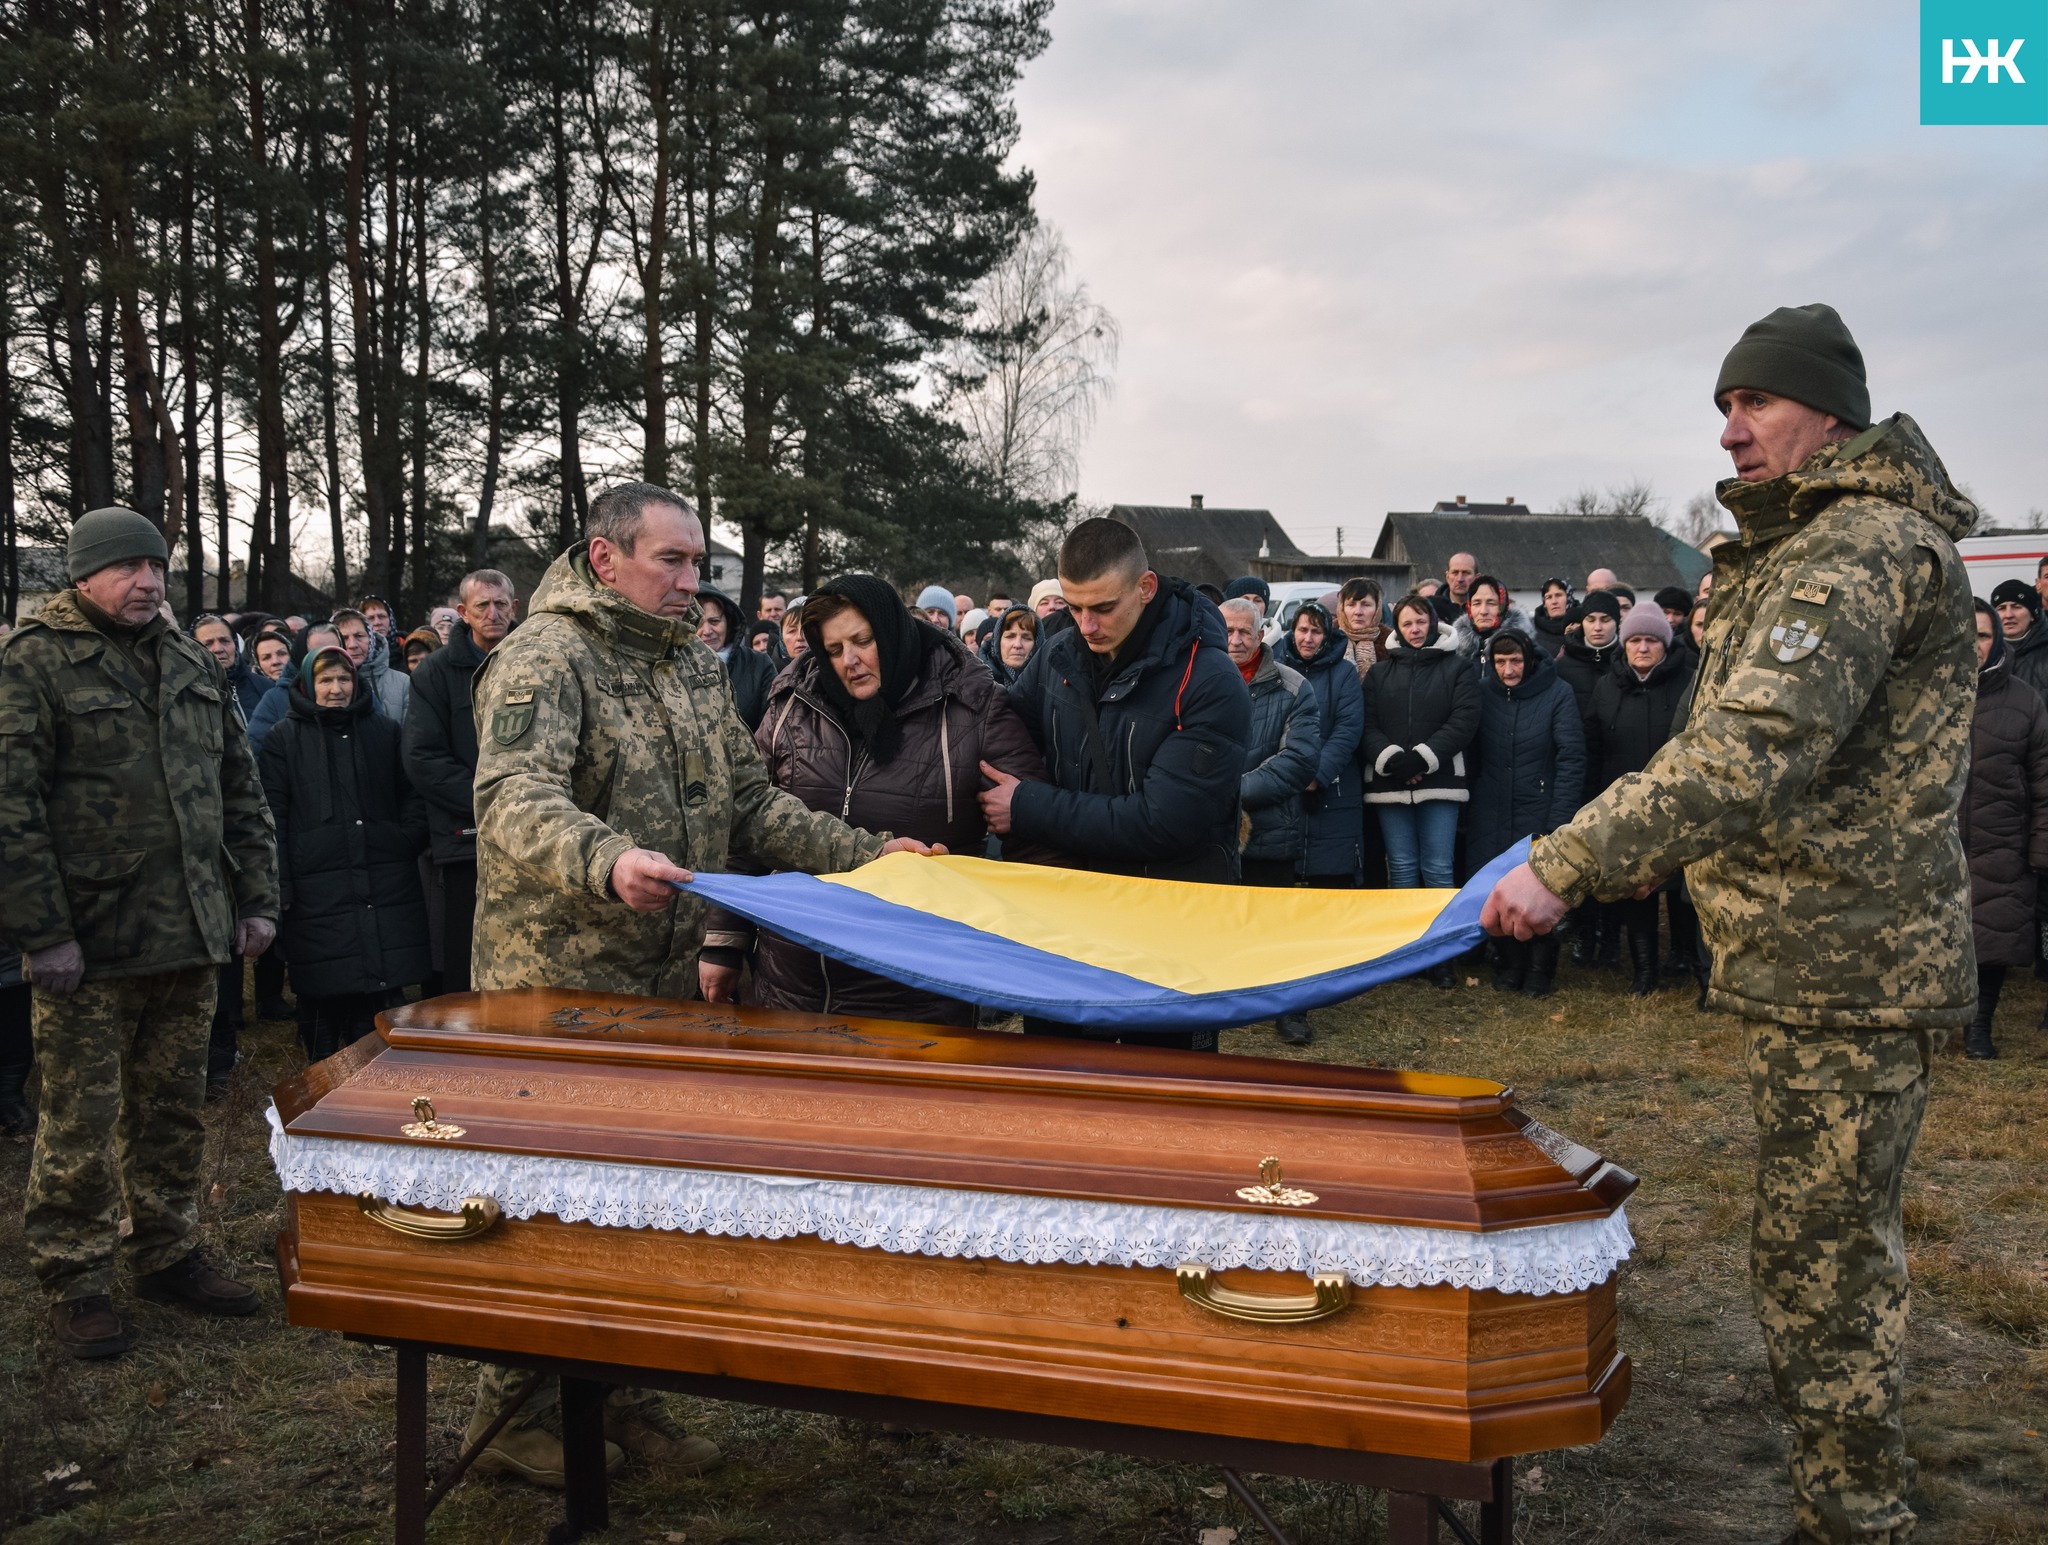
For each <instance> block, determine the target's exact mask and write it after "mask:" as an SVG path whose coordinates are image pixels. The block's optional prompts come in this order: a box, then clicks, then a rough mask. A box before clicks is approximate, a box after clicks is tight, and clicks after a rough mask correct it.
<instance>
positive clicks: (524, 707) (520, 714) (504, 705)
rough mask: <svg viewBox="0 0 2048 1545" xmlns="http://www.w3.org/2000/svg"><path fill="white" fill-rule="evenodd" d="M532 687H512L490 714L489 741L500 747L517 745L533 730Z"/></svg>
mask: <svg viewBox="0 0 2048 1545" xmlns="http://www.w3.org/2000/svg"><path fill="white" fill-rule="evenodd" d="M533 696H534V689H533V688H532V687H514V688H512V690H511V691H509V692H507V693H506V694H505V697H504V700H503V701H502V702H501V703H500V704H499V705H498V707H497V708H496V709H494V710H493V711H492V713H491V739H493V740H495V741H496V742H497V743H498V744H499V745H501V746H511V745H517V744H518V743H519V740H520V738H521V737H522V736H524V735H525V734H526V732H527V731H528V730H530V729H532V728H533V713H534V705H533Z"/></svg>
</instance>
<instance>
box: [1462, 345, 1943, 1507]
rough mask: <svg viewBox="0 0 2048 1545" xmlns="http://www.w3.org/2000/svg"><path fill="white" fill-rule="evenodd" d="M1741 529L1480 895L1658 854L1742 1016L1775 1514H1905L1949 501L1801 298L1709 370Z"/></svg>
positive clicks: (1540, 907) (1621, 888)
mask: <svg viewBox="0 0 2048 1545" xmlns="http://www.w3.org/2000/svg"><path fill="white" fill-rule="evenodd" d="M1714 401H1715V403H1716V405H1717V406H1718V407H1719V408H1720V410H1721V411H1722V413H1723V414H1724V415H1726V418H1727V427H1726V429H1725V430H1724V432H1723V434H1722V436H1721V444H1722V446H1723V447H1724V448H1726V449H1727V450H1728V451H1729V452H1730V454H1731V455H1732V456H1733V458H1734V462H1735V471H1736V476H1735V477H1734V478H1731V479H1729V480H1728V481H1727V482H1725V483H1723V484H1722V485H1721V486H1720V489H1719V495H1720V499H1721V502H1722V503H1723V504H1724V505H1726V506H1727V508H1728V509H1729V510H1730V511H1731V512H1732V513H1733V514H1734V516H1735V519H1736V524H1737V525H1738V527H1739V528H1740V540H1738V541H1733V542H1727V543H1724V544H1723V545H1722V546H1720V547H1718V548H1716V549H1715V552H1714V586H1713V594H1712V599H1711V602H1710V604H1709V608H1708V611H1707V620H1706V633H1705V640H1704V647H1703V652H1702V656H1701V663H1700V667H1699V674H1698V676H1697V678H1696V680H1695V683H1694V687H1693V696H1692V700H1691V704H1690V711H1689V715H1688V716H1687V718H1686V721H1685V725H1684V728H1683V729H1682V730H1680V731H1679V732H1678V733H1676V734H1674V735H1673V736H1672V738H1671V739H1670V741H1669V742H1668V743H1666V745H1665V746H1664V748H1663V749H1662V750H1661V751H1659V752H1658V754H1657V755H1656V757H1655V758H1654V759H1653V760H1652V761H1651V763H1650V765H1649V766H1648V767H1646V768H1645V769H1644V770H1643V771H1642V772H1640V773H1637V774H1635V775H1633V776H1631V777H1627V778H1623V779H1622V780H1621V781H1620V782H1618V783H1616V784H1614V785H1613V787H1611V788H1610V789H1608V790H1607V792H1606V793H1605V794H1603V795H1602V796H1601V797H1600V798H1599V799H1597V800H1595V801H1593V802H1592V803H1591V804H1589V805H1588V806H1586V808H1585V809H1583V810H1582V811H1580V812H1579V814H1578V816H1577V818H1576V819H1574V820H1573V821H1572V822H1571V823H1570V824H1568V825H1566V826H1563V827H1560V828H1559V829H1558V830H1557V831H1555V832H1552V833H1551V834H1550V835H1549V836H1548V837H1544V838H1542V839H1540V840H1539V841H1538V842H1537V843H1536V845H1535V847H1534V849H1533V850H1532V852H1531V854H1530V861H1529V863H1528V864H1526V865H1524V866H1522V867H1521V868H1518V869H1516V870H1514V871H1512V872H1511V873H1510V874H1508V875H1507V876H1506V877H1505V878H1504V879H1503V880H1502V881H1501V883H1500V885H1499V886H1498V887H1497V888H1496V889H1495V891H1494V893H1493V896H1492V897H1491V898H1490V900H1489V901H1488V903H1487V908H1486V913H1485V923H1486V926H1487V927H1488V928H1489V929H1491V930H1492V931H1494V932H1496V933H1512V934H1513V935H1514V936H1515V937H1517V938H1529V937H1532V936H1533V935H1535V934H1538V933H1543V932H1547V931H1548V930H1549V929H1550V928H1552V927H1554V926H1555V925H1556V923H1557V922H1558V920H1559V919H1561V918H1562V917H1563V916H1564V915H1565V912H1566V910H1567V909H1568V908H1570V907H1571V906H1574V905H1576V904H1577V903H1578V902H1580V901H1582V900H1584V899H1585V898H1586V897H1588V896H1594V897H1598V898H1601V899H1605V900H1614V899H1618V898H1620V897H1623V896H1627V895H1630V894H1635V893H1639V892H1641V891H1642V890H1644V889H1645V888H1647V887H1650V886H1653V885H1655V884H1656V883H1657V882H1659V881H1661V880H1662V879H1663V878H1664V877H1665V876H1666V875H1669V874H1671V873H1673V872H1674V871H1676V870H1679V869H1684V870H1685V874H1686V888H1687V889H1688V891H1689V892H1690V893H1691V895H1692V899H1693V902H1694V904H1695V905H1696V906H1697V907H1698V909H1699V914H1700V923H1701V926H1702V928H1703V929H1704V930H1705V933H1706V937H1707V940H1708V942H1709V943H1710V945H1711V946H1712V950H1713V961H1714V963H1713V973H1712V978H1711V984H1710V987H1709V992H1708V1000H1709V1002H1710V1003H1711V1004H1712V1006H1714V1007H1716V1008H1720V1009H1724V1010H1727V1011H1728V1012H1730V1013H1734V1014H1739V1015H1741V1016H1742V1017H1743V1018H1745V1019H1747V1020H1749V1021H1750V1025H1749V1034H1748V1048H1747V1055H1748V1064H1749V1082H1750V1100H1751V1105H1752V1108H1753V1109H1754V1112H1755V1116H1756V1122H1757V1132H1758V1140H1759V1149H1760V1152H1759V1156H1758V1164H1757V1182H1756V1212H1755V1227H1754V1235H1753V1245H1752V1252H1751V1278H1752V1289H1753V1294H1754V1297H1755V1302H1756V1309H1757V1315H1758V1318H1759V1319H1760V1320H1761V1322H1762V1325H1763V1331H1764V1341H1765V1345H1766V1347H1767V1349H1768V1352H1769V1356H1770V1364H1771V1375H1772V1379H1773V1382H1774V1384H1775V1386H1776V1390H1777V1396H1778V1402H1779V1404H1780V1406H1781V1407H1782V1408H1783V1409H1784V1411H1785V1414H1786V1415H1787V1417H1788V1418H1789V1419H1790V1420H1791V1422H1792V1425H1793V1427H1794V1429H1795V1437H1794V1442H1793V1452H1792V1462H1791V1472H1792V1487H1793V1498H1794V1508H1793V1512H1794V1519H1795V1522H1796V1528H1795V1529H1794V1531H1793V1533H1792V1535H1791V1536H1790V1541H1789V1542H1788V1545H1792V1542H1800V1545H1805V1542H1813V1541H1821V1542H1826V1545H1848V1542H1851V1541H1854V1542H1857V1545H1881V1542H1888V1541H1889V1542H1896V1541H1900V1540H1904V1539H1905V1538H1907V1536H1908V1535H1910V1534H1911V1532H1912V1529H1913V1523H1914V1515H1913V1512H1912V1509H1911V1508H1910V1507H1909V1506H1908V1505H1907V1500H1906V1491H1907V1483H1908V1468H1909V1467H1908V1463H1907V1459H1906V1444H1905V1432H1904V1427H1903V1424H1902V1422H1901V1413H1900V1406H1901V1394H1900V1383H1901V1378H1902V1374H1903V1356H1904V1348H1905V1335H1906V1305H1907V1280H1906V1249H1905V1239H1904V1236H1903V1229H1902V1226H1901V1221H1900V1215H1899V1201H1900V1196H1899V1190H1900V1184H1901V1181H1902V1179H1903V1176H1904V1173H1905V1167H1906V1161H1907V1158H1908V1157H1909V1156H1910V1155H1911V1153H1912V1150H1913V1140H1914V1138H1915V1137H1916V1136H1917V1135H1918V1132H1919V1129H1920V1118H1921V1115H1922V1113H1923V1112H1924V1111H1925V1109H1926V1104H1927V1077H1928V1070H1929V1066H1930V1060H1931V1058H1932V1055H1933V1051H1934V1048H1935V1043H1936V1040H1937V1038H1938V1037H1940V1036H1941V1034H1942V1033H1943V1032H1944V1031H1946V1030H1947V1029H1949V1028H1950V1027H1952V1026H1957V1025H1962V1024H1966V1023H1967V1022H1968V1021H1969V1019H1970V1016H1971V1013H1972V1011H1973V1009H1974V1007H1975V999H1976V961H1975V958H1974V954H1973V950H1972V945H1971V935H1970V885H1969V876H1968V873H1967V871H1966V869H1965V867H1964V862H1963V852H1962V846H1961V841H1960V839H1959V837H1958V835H1957V827H1956V810H1957V805H1958V802H1959V801H1960V798H1961V795H1962V790H1963V784H1964V780H1965V777H1966V775H1967V772H1968V753H1969V742H1970V713H1971V707H1972V703H1973V701H1974V686H1973V683H1974V677H1975V672H1976V655H1975V647H1974V638H1973V632H1974V608H1973V602H1972V600H1971V596H1970V586H1969V580H1968V578H1967V576H1966V575H1965V573H1964V570H1963V565H1962V561H1961V560H1960V559H1959V558H1958V557H1957V555H1956V550H1955V543H1956V540H1957V539H1958V538H1960V537H1962V536H1965V535H1967V534H1968V532H1969V530H1970V528H1971V526H1972V525H1973V524H1974V523H1975V521H1976V519H1977V511H1976V509H1975V507H1974V506H1972V505H1971V503H1970V502H1969V500H1967V499H1965V498H1964V497H1963V496H1962V495H1961V494H1959V493H1958V492H1957V491H1956V488H1955V485H1954V484H1953V483H1951V482H1950V481H1949V476H1948V473H1947V472H1946V471H1945V470H1944V469H1943V467H1942V464H1941V460H1940V458H1939V457H1937V456H1936V455H1935V454H1934V450H1933V448H1932V447H1931V446H1929V445H1928V443H1927V440H1926V438H1925V437H1924V436H1923V435H1922V434H1921V432H1920V429H1919V426H1918V425H1916V424H1915V423H1914V422H1913V421H1912V420H1911V419H1910V418H1907V417H1906V416H1905V415H1904V414H1895V415H1894V416H1893V417H1891V418H1889V419H1886V420H1884V421H1882V422H1880V423H1875V424H1873V423H1871V421H1870V394H1869V390H1868V388H1867V386H1866V385H1865V382H1864V374H1863V356H1862V353H1861V352H1860V351H1859V350H1858V349H1857V347H1856V343H1855V340H1854V339H1853V338H1851V337H1850V335H1849V331H1848V329H1847V328H1846V327H1845V326H1844V325H1843V324H1842V320H1841V318H1840V317H1839V316H1837V315H1836V314H1835V312H1834V311H1833V310H1832V309H1831V308H1830V307H1827V306H1819V305H1815V306H1800V307H1787V308H1782V309H1780V310H1778V311H1774V312H1772V313H1771V315H1769V316H1768V317H1765V318H1764V319H1763V320H1762V321H1760V322H1758V323H1756V324H1754V325H1753V326H1752V327H1750V328H1749V329H1748V331H1746V332H1745V333H1744V334H1743V335H1742V338H1741V340H1740V341H1739V342H1738V343H1737V344H1736V345H1735V347H1734V349H1733V350H1731V351H1730V353H1729V355H1728V358H1727V361H1726V362H1725V363H1724V364H1723V365H1722V367H1721V374H1720V379H1719V381H1718V382H1717V384H1716V386H1715V388H1714Z"/></svg>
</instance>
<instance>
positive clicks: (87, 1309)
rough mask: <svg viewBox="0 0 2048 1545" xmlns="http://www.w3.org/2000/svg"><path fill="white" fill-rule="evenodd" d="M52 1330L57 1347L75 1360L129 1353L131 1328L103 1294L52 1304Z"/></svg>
mask: <svg viewBox="0 0 2048 1545" xmlns="http://www.w3.org/2000/svg"><path fill="white" fill-rule="evenodd" d="M50 1329H51V1330H53V1331H54V1332H55V1333H56V1336H57V1345H59V1346H60V1347H62V1348H63V1349H64V1350H65V1351H67V1352H69V1353H70V1354H71V1355H72V1356H73V1357H85V1358H89V1357H119V1356H120V1355H121V1354H122V1353H123V1352H125V1351H127V1350H128V1327H127V1326H125V1325H123V1324H122V1323H121V1316H119V1315H118V1314H116V1313H114V1304H113V1300H111V1299H109V1298H108V1297H107V1295H106V1294H104V1293H95V1294H93V1295H92V1296H91V1297H90V1298H67V1299H66V1300H65V1301H64V1302H63V1303H61V1304H52V1305H51V1306H50Z"/></svg>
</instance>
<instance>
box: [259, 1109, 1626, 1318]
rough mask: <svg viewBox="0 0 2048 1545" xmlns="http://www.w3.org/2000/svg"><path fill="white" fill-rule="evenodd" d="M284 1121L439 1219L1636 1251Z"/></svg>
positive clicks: (844, 1239)
mask: <svg viewBox="0 0 2048 1545" xmlns="http://www.w3.org/2000/svg"><path fill="white" fill-rule="evenodd" d="M270 1127H271V1138H270V1157H271V1159H272V1161H273V1162H274V1163H275V1164H276V1165H277V1175H278V1179H279V1181H280V1182H282V1184H283V1186H284V1189H285V1190H287V1191H336V1192H340V1193H341V1194H342V1195H345V1196H360V1195H362V1194H363V1193H364V1192H366V1191H367V1192H369V1193H371V1194H372V1195H375V1196H378V1197H381V1198H383V1199H384V1200H385V1201H389V1202H397V1203H400V1204H402V1205H405V1206H411V1207H428V1208H433V1209H435V1210H437V1211H441V1212H456V1211H459V1210H460V1209H461V1207H462V1201H463V1198H464V1197H468V1196H487V1197H489V1198H491V1199H492V1200H493V1201H495V1202H496V1203H497V1204H498V1206H499V1208H500V1209H501V1210H502V1211H503V1212H504V1214H505V1215H506V1216H507V1217H511V1218H530V1217H532V1216H533V1215H534V1214H535V1213H542V1212H546V1213H553V1214H554V1215H555V1216H556V1217H558V1218H560V1219H561V1220H562V1221H563V1222H565V1223H593V1224H596V1225H598V1226H599V1227H601V1228H654V1229H676V1230H680V1231H681V1232H683V1233H686V1234H700V1233H701V1234H723V1235H732V1236H744V1237H747V1238H752V1239H788V1238H792V1237H794V1236H796V1235H799V1234H811V1235H815V1236H816V1237H817V1238H819V1239H822V1240H825V1241H827V1242H828V1243H832V1244H844V1245H862V1246H865V1247H867V1248H869V1249H876V1250H887V1251H890V1252H891V1253H893V1254H897V1255H938V1256H960V1257H965V1258H967V1259H970V1260H999V1261H1025V1262H1032V1263H1044V1262H1053V1261H1061V1262H1065V1263H1066V1264H1068V1265H1073V1266H1081V1265H1088V1266H1103V1265H1107V1266H1163V1267H1169V1268H1171V1267H1174V1266H1178V1265H1180V1264H1181V1263H1182V1262H1184V1261H1201V1262H1204V1263H1205V1264H1207V1265H1209V1266H1212V1267H1214V1268H1216V1269H1217V1270H1219V1271H1223V1270H1228V1269H1230V1268H1232V1267H1239V1266H1249V1267H1253V1268H1256V1269H1258V1270H1261V1271H1286V1272H1322V1271H1342V1272H1343V1273H1344V1274H1345V1275H1346V1276H1347V1277H1349V1278H1350V1279H1351V1280H1352V1281H1353V1282H1354V1283H1356V1284H1357V1285H1358V1286H1360V1287H1375V1286H1380V1285H1389V1286H1396V1287H1433V1286H1436V1285H1438V1284H1441V1283H1449V1284H1450V1285H1451V1286H1453V1287H1468V1288H1491V1289H1494V1290H1495V1291H1498V1292H1502V1293H1527V1294H1532V1295H1535V1296H1539V1297H1540V1296H1542V1295H1543V1294H1546V1293H1568V1292H1577V1291H1583V1290H1584V1289H1586V1288H1589V1287H1591V1286H1593V1285H1594V1284H1595V1283H1597V1282H1604V1281H1606V1280H1607V1278H1608V1277H1609V1276H1610V1275H1611V1274H1612V1273H1613V1271H1614V1268H1615V1267H1616V1266H1617V1265H1619V1264H1620V1263H1621V1262H1622V1261H1624V1260H1626V1259H1627V1258H1628V1255H1629V1252H1630V1251H1631V1250H1632V1249H1633V1248H1634V1247H1635V1240H1634V1237H1633V1236H1632V1235H1631V1234H1630V1233H1629V1227H1628V1218H1627V1217H1626V1215H1625V1214H1624V1212H1623V1211H1622V1209H1620V1208H1616V1209H1615V1211H1614V1213H1613V1214H1612V1215H1611V1216H1609V1217H1606V1218H1601V1219H1597V1220H1594V1221H1591V1222H1583V1223H1542V1224H1534V1225H1531V1226H1529V1227H1525V1228H1512V1229H1502V1230H1499V1231H1497V1232H1494V1233H1490V1234H1469V1233H1460V1232H1457V1231H1455V1230H1451V1229H1434V1228H1418V1227H1414V1226H1410V1225H1406V1224H1384V1223H1346V1222H1335V1221H1332V1220H1329V1219H1322V1218H1303V1217H1287V1216H1283V1215H1280V1214H1277V1213H1275V1214H1266V1213H1252V1212H1207V1211H1202V1210H1199V1209H1196V1208H1188V1207H1154V1206H1144V1205H1136V1204H1125V1203H1118V1202H1088V1201H1076V1200H1073V1199H1071V1198H1067V1197H1054V1196H1014V1195H1008V1194H1005V1193H1001V1192H993V1191H953V1190H944V1189H941V1188H939V1187H936V1186H900V1185H870V1184H864V1183H858V1182H849V1181H838V1180H807V1179H803V1178H800V1177H795V1176H787V1175H740V1174H730V1173H726V1172H723V1171H714V1170H692V1169H670V1168H666V1167H664V1166H660V1165H642V1164H606V1163H593V1162H590V1161H586V1160H578V1159H553V1158H543V1157H539V1156H536V1155H531V1154H515V1153H480V1152H477V1151H475V1150H473V1149H467V1148H428V1147H424V1146H420V1145H414V1144H403V1145H401V1144H397V1143H367V1142H355V1141H348V1140H343V1139H336V1138H324V1137H319V1138H309V1137H294V1136H292V1135H291V1134H289V1133H287V1132H286V1131H285V1130H284V1124H283V1123H282V1122H281V1121H280V1120H279V1119H278V1115H277V1110H276V1107H274V1106H273V1107H272V1108H271V1111H270Z"/></svg>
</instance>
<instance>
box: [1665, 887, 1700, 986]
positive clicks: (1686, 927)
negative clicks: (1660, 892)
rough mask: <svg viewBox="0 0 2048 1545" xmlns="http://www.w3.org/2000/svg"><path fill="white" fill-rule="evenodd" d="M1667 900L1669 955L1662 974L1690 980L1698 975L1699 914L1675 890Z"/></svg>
mask: <svg viewBox="0 0 2048 1545" xmlns="http://www.w3.org/2000/svg"><path fill="white" fill-rule="evenodd" d="M1667 900H1668V902H1669V905H1670V908H1671V954H1670V955H1669V956H1668V957H1667V958H1666V959H1665V961H1664V974H1665V975H1666V976H1682V977H1686V978H1687V979H1691V978H1692V977H1694V976H1696V975H1697V974H1698V970H1697V968H1698V962H1699V942H1698V941H1699V931H1700V922H1699V914H1698V913H1697V912H1695V911H1693V909H1692V906H1691V904H1690V903H1689V902H1688V901H1687V900H1686V899H1685V897H1684V896H1683V895H1682V894H1681V893H1680V892H1678V891H1676V890H1674V891H1671V892H1670V893H1669V894H1668V896H1667Z"/></svg>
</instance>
